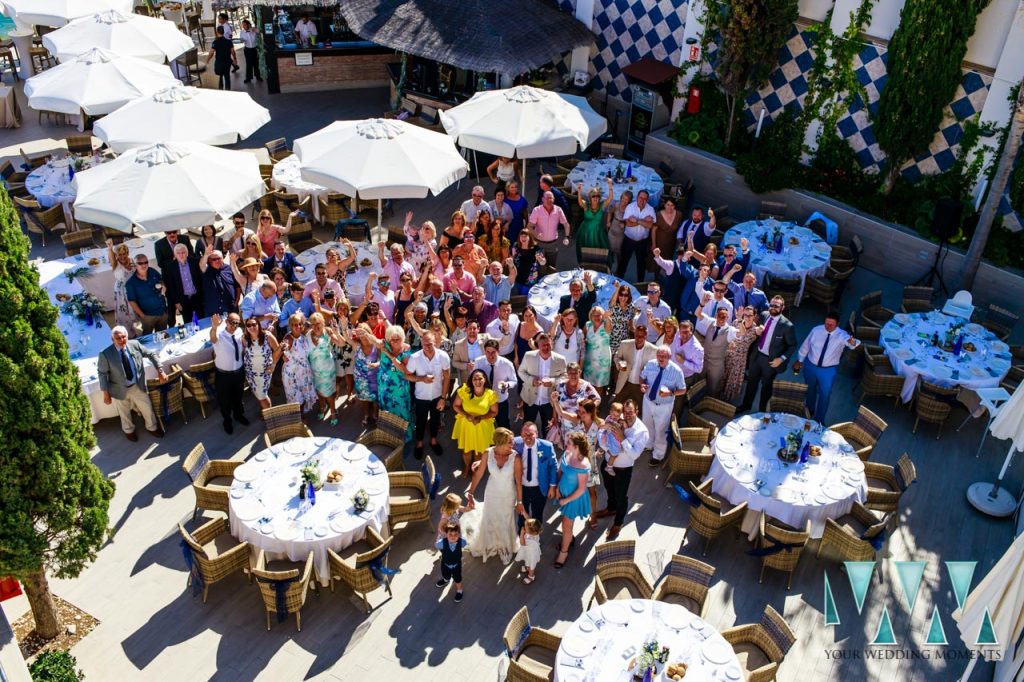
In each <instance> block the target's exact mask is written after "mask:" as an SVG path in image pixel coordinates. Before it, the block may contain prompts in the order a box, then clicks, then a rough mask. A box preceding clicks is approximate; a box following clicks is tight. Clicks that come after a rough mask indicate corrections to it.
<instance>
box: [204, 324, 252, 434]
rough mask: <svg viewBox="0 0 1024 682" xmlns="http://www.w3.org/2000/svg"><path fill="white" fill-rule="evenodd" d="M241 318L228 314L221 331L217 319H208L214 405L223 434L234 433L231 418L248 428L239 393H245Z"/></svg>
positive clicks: (243, 341)
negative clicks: (215, 376)
mask: <svg viewBox="0 0 1024 682" xmlns="http://www.w3.org/2000/svg"><path fill="white" fill-rule="evenodd" d="M241 325H242V318H241V316H240V315H239V314H238V313H228V316H227V319H226V320H225V322H224V327H223V328H221V318H220V315H218V314H216V313H214V314H213V315H212V316H211V317H210V343H211V344H213V361H214V365H216V367H217V384H216V388H217V404H218V405H219V406H220V416H221V418H222V419H223V420H224V430H225V431H226V432H228V433H233V432H234V430H235V427H234V425H233V423H232V421H231V418H232V416H233V417H234V419H235V421H237V422H238V423H239V424H241V425H242V426H248V425H249V420H248V419H246V418H245V407H244V406H243V404H242V391H243V390H244V389H245V366H244V363H243V361H242V356H243V350H242V349H243V344H244V343H245V340H244V337H243V335H242V327H241Z"/></svg>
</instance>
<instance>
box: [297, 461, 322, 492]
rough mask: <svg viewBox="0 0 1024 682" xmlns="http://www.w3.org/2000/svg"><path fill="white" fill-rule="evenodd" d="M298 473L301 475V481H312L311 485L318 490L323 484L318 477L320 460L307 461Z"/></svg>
mask: <svg viewBox="0 0 1024 682" xmlns="http://www.w3.org/2000/svg"><path fill="white" fill-rule="evenodd" d="M299 474H300V475H301V476H302V482H303V483H307V484H309V483H312V484H313V487H314V488H316V489H317V490H320V488H321V486H323V481H322V480H321V479H320V462H319V461H317V460H313V461H312V462H307V463H306V464H305V465H304V466H303V467H302V469H300V470H299Z"/></svg>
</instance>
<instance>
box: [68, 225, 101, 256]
mask: <svg viewBox="0 0 1024 682" xmlns="http://www.w3.org/2000/svg"><path fill="white" fill-rule="evenodd" d="M60 240H61V241H62V242H64V254H65V255H67V256H77V255H78V254H80V253H81V252H82V251H83V250H86V249H94V248H96V240H94V239H93V238H92V230H87V229H82V225H79V229H77V230H75V231H74V232H65V233H64V234H62V235H61V236H60Z"/></svg>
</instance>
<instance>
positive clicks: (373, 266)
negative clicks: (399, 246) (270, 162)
mask: <svg viewBox="0 0 1024 682" xmlns="http://www.w3.org/2000/svg"><path fill="white" fill-rule="evenodd" d="M289 158H290V157H289ZM352 246H354V247H355V248H356V260H355V263H354V265H355V266H356V271H355V272H349V273H348V274H346V275H345V293H346V294H347V295H348V300H349V303H351V304H352V306H353V308H354V307H355V306H358V305H360V304H362V302H363V294H365V293H366V280H368V279H369V278H370V273H371V272H376V273H377V274H378V275H379V274H380V273H382V272H383V271H384V268H382V267H381V265H380V250H379V249H378V248H377V246H376V245H375V244H370V242H352ZM327 249H337V250H338V253H339V254H340V255H341V259H342V260H345V259H346V258H347V257H348V247H347V246H345V245H344V244H342V243H341V242H327V243H325V244H318V245H317V246H314V247H313V248H311V249H306V250H305V251H303V252H302V253H300V254H299V255H298V256H296V260H298V261H299V265H301V266H302V267H304V268H306V271H305V272H304V273H302V274H301V275H300V274H298V273H296V274H295V277H296V279H298V280H299V281H300V282H303V283H305V282H309V281H310V280H312V279H314V278H315V277H316V265H317V263H326V262H327ZM388 255H390V254H388ZM367 260H369V261H370V264H369V265H360V263H364V262H366V261H367Z"/></svg>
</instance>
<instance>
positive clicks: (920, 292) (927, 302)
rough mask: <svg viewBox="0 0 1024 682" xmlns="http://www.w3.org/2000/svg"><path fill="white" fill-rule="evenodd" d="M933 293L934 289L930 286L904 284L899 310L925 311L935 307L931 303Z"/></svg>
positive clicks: (907, 311)
mask: <svg viewBox="0 0 1024 682" xmlns="http://www.w3.org/2000/svg"><path fill="white" fill-rule="evenodd" d="M934 295H935V290H934V289H932V288H931V287H918V286H913V285H911V286H905V287H903V303H902V304H900V310H901V311H902V312H904V313H926V312H928V311H929V310H932V309H934V308H935V306H934V305H932V296H934Z"/></svg>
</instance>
